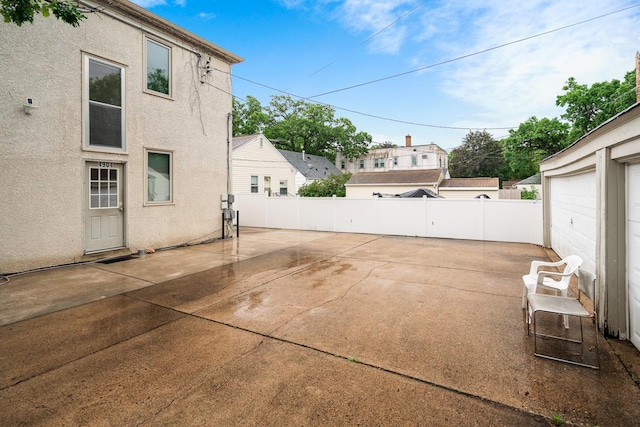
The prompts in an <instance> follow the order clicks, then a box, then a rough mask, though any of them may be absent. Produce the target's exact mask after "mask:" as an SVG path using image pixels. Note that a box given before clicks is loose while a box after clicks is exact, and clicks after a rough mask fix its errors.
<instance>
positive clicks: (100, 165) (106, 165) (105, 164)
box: [98, 162, 113, 168]
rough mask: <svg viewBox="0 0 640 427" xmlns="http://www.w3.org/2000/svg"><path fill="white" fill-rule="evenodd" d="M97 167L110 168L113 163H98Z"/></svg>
mask: <svg viewBox="0 0 640 427" xmlns="http://www.w3.org/2000/svg"><path fill="white" fill-rule="evenodd" d="M98 167H101V168H112V167H113V162H98Z"/></svg>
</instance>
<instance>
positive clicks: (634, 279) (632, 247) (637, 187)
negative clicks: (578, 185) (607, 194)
mask: <svg viewBox="0 0 640 427" xmlns="http://www.w3.org/2000/svg"><path fill="white" fill-rule="evenodd" d="M627 182H628V184H627V185H628V191H627V194H628V195H629V199H628V201H627V280H628V284H629V339H630V340H631V342H632V343H633V344H634V345H635V346H636V347H637V348H639V349H640V164H633V165H629V166H628V169H627Z"/></svg>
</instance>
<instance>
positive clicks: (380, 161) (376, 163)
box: [373, 157, 384, 168]
mask: <svg viewBox="0 0 640 427" xmlns="http://www.w3.org/2000/svg"><path fill="white" fill-rule="evenodd" d="M373 167H374V168H383V167H384V159H383V158H378V157H376V158H375V159H373Z"/></svg>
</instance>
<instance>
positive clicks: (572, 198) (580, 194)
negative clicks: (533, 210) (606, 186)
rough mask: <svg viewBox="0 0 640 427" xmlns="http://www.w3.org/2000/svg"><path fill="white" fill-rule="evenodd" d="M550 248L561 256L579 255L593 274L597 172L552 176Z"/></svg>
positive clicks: (550, 188) (550, 189)
mask: <svg viewBox="0 0 640 427" xmlns="http://www.w3.org/2000/svg"><path fill="white" fill-rule="evenodd" d="M549 198H550V202H551V203H550V206H551V248H552V249H553V250H554V251H555V252H556V253H557V254H558V255H559V256H560V257H562V258H564V257H566V256H568V255H574V254H575V255H578V256H580V257H581V258H582V259H583V260H584V262H583V264H582V267H581V268H583V269H585V270H586V271H588V272H590V273H594V274H595V259H596V173H595V171H593V172H586V173H583V174H580V175H574V176H568V177H557V178H552V179H551V180H550V183H549Z"/></svg>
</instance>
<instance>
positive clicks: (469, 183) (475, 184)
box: [439, 178, 500, 189]
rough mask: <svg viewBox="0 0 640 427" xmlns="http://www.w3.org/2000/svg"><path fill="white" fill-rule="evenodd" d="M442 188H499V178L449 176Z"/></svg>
mask: <svg viewBox="0 0 640 427" xmlns="http://www.w3.org/2000/svg"><path fill="white" fill-rule="evenodd" d="M439 187H440V188H496V189H497V188H499V187H500V180H499V179H498V178H449V179H443V180H442V182H441V183H440V186H439Z"/></svg>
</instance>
